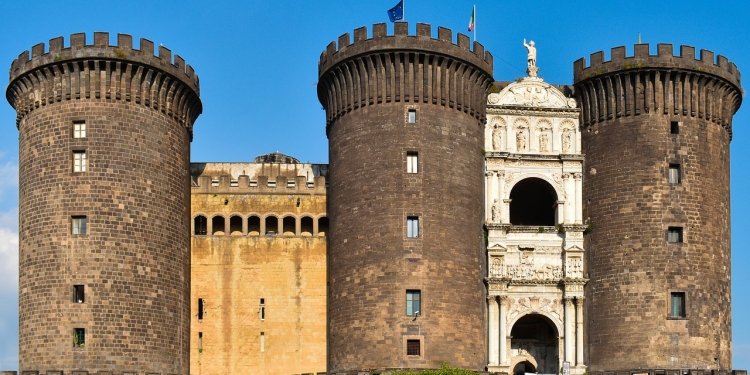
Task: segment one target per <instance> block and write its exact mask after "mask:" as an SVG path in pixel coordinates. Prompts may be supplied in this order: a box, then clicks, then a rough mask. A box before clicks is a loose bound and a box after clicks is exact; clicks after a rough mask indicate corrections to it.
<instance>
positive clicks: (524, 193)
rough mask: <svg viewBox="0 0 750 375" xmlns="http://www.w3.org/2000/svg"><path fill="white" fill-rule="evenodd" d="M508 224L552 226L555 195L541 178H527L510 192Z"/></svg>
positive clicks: (555, 201)
mask: <svg viewBox="0 0 750 375" xmlns="http://www.w3.org/2000/svg"><path fill="white" fill-rule="evenodd" d="M510 199H511V201H510V223H511V224H513V225H531V226H554V225H555V209H556V207H557V193H555V189H554V188H553V187H552V186H551V185H550V184H549V183H547V181H544V180H542V179H541V178H527V179H525V180H522V181H520V182H518V183H517V184H516V186H514V187H513V190H511V192H510Z"/></svg>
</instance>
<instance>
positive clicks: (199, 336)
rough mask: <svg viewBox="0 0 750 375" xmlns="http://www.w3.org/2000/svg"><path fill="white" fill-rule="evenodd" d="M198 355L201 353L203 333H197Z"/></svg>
mask: <svg viewBox="0 0 750 375" xmlns="http://www.w3.org/2000/svg"><path fill="white" fill-rule="evenodd" d="M198 353H203V332H198Z"/></svg>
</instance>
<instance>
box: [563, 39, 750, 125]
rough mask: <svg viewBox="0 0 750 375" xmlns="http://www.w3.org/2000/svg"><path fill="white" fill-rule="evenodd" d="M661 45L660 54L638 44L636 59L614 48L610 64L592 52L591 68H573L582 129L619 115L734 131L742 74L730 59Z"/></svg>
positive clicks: (576, 65)
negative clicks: (683, 119)
mask: <svg viewBox="0 0 750 375" xmlns="http://www.w3.org/2000/svg"><path fill="white" fill-rule="evenodd" d="M673 50H674V49H673V46H672V44H666V43H660V44H658V46H657V54H656V55H651V54H649V45H648V44H636V45H635V48H634V54H633V56H626V55H625V47H624V46H620V47H615V48H612V51H611V58H610V60H609V61H605V60H604V53H603V52H602V51H599V52H596V53H593V54H591V58H590V64H589V65H588V66H587V65H586V59H585V58H581V59H578V60H577V61H576V62H575V63H574V64H573V81H574V84H575V87H576V96H577V97H578V100H579V101H581V103H582V104H581V107H582V108H583V112H582V113H583V117H582V120H583V125H584V126H589V125H591V124H594V123H597V122H602V121H607V120H608V119H612V118H617V117H621V116H637V115H641V114H648V113H652V114H655V113H661V114H663V115H672V116H676V115H679V116H688V117H697V118H705V119H707V120H709V121H712V122H715V123H717V124H720V125H721V126H722V127H724V128H725V129H726V130H727V131H728V132H729V134H730V135H731V133H732V126H731V125H732V116H733V115H734V113H735V112H737V110H738V109H739V107H740V104H741V103H742V89H741V83H740V82H741V76H740V71H739V70H738V69H737V66H736V65H735V64H734V63H732V62H730V61H729V60H728V59H727V58H726V57H724V56H722V55H718V57H717V58H715V56H714V53H713V52H711V51H708V50H705V49H702V50H700V58H698V59H696V58H695V48H694V47H691V46H684V45H683V46H680V54H679V55H675V54H674V53H673Z"/></svg>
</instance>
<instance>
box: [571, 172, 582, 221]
mask: <svg viewBox="0 0 750 375" xmlns="http://www.w3.org/2000/svg"><path fill="white" fill-rule="evenodd" d="M581 177H582V176H581V174H580V173H575V174H573V181H574V182H575V198H576V203H575V212H576V221H575V222H576V223H577V224H581V223H582V222H583V221H582V216H583V200H582V199H583V192H582V190H581Z"/></svg>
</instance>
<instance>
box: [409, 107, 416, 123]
mask: <svg viewBox="0 0 750 375" xmlns="http://www.w3.org/2000/svg"><path fill="white" fill-rule="evenodd" d="M416 122H417V110H416V109H410V110H409V123H410V124H414V123H416Z"/></svg>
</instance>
